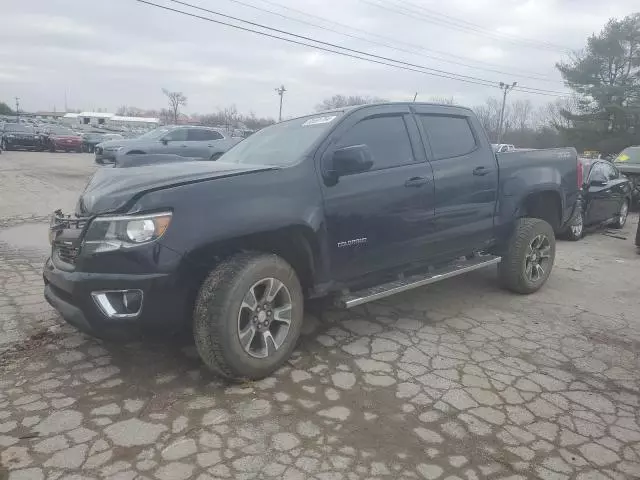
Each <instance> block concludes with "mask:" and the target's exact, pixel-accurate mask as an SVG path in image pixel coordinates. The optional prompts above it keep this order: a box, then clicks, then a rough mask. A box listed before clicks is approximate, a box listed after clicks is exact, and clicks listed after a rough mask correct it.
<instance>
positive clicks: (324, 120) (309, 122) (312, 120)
mask: <svg viewBox="0 0 640 480" xmlns="http://www.w3.org/2000/svg"><path fill="white" fill-rule="evenodd" d="M336 117H337V115H329V116H326V117H315V118H310V119H309V120H307V121H306V122H304V123H303V124H302V126H303V127H309V126H311V125H320V124H323V123H329V122H332V121H333V120H335V118H336Z"/></svg>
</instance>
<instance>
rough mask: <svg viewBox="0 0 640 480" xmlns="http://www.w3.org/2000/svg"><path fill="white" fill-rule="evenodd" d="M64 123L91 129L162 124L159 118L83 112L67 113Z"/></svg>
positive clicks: (151, 126) (147, 126)
mask: <svg viewBox="0 0 640 480" xmlns="http://www.w3.org/2000/svg"><path fill="white" fill-rule="evenodd" d="M62 120H63V122H64V123H66V124H67V125H69V126H73V127H77V126H81V125H86V126H91V127H109V128H118V129H122V128H145V129H149V128H155V127H157V126H158V125H159V124H160V119H159V118H151V117H123V116H119V115H116V114H115V113H105V112H81V113H67V114H66V115H64V117H63V118H62Z"/></svg>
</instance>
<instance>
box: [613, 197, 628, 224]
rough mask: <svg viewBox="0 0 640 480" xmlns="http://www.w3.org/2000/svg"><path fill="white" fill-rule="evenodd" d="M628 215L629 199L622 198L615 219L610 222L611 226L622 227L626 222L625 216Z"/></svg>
mask: <svg viewBox="0 0 640 480" xmlns="http://www.w3.org/2000/svg"><path fill="white" fill-rule="evenodd" d="M628 216H629V200H626V199H625V200H624V201H623V202H622V205H620V210H619V211H618V215H617V217H616V219H615V221H614V222H613V223H612V224H611V226H612V227H613V228H623V227H624V226H625V224H626V223H627V217H628Z"/></svg>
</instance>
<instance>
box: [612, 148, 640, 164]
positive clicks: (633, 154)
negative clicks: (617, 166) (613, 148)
mask: <svg viewBox="0 0 640 480" xmlns="http://www.w3.org/2000/svg"><path fill="white" fill-rule="evenodd" d="M614 163H640V147H629V148H625V149H624V150H623V151H622V152H620V155H618V156H617V157H616V159H615V160H614Z"/></svg>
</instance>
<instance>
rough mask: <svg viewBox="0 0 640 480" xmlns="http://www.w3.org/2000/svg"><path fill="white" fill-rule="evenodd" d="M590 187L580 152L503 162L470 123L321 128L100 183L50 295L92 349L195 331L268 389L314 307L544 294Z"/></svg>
mask: <svg viewBox="0 0 640 480" xmlns="http://www.w3.org/2000/svg"><path fill="white" fill-rule="evenodd" d="M581 184H582V179H581V176H579V174H578V159H577V152H576V151H575V149H573V148H564V149H550V150H536V151H531V152H513V153H508V154H497V155H496V154H495V153H494V152H493V150H492V148H491V145H490V143H489V141H488V139H487V136H486V133H485V132H484V130H483V128H482V125H481V124H480V122H479V121H478V119H477V117H476V116H475V115H474V114H473V112H472V111H471V110H469V109H466V108H462V107H457V106H450V105H431V104H420V103H388V104H379V105H375V104H374V105H365V106H358V107H351V108H346V109H340V110H335V111H331V112H323V113H321V114H315V115H311V116H307V117H302V118H296V119H293V120H287V121H283V122H281V123H278V124H275V125H273V126H270V127H267V128H265V129H262V130H260V131H259V132H256V133H254V134H253V135H251V136H250V137H248V138H247V139H245V140H244V141H243V142H241V143H239V144H237V145H236V146H235V147H233V148H232V149H231V150H229V151H228V152H227V153H225V155H224V156H223V157H222V158H221V159H220V160H219V161H216V162H206V161H205V162H203V161H197V162H180V163H172V162H169V163H158V164H157V165H153V166H140V167H131V168H103V169H99V170H98V171H97V172H96V173H95V174H94V175H93V176H92V178H91V180H90V181H89V183H88V185H87V186H86V188H85V190H84V191H83V193H82V195H81V197H80V199H79V201H78V203H77V207H76V211H75V212H74V214H64V213H63V212H61V211H57V212H55V214H54V215H53V216H52V220H51V228H50V241H51V244H52V249H51V256H50V258H49V259H48V260H47V261H46V264H45V266H44V269H43V277H44V283H45V286H44V295H45V298H46V299H47V301H48V302H49V303H50V304H51V305H52V306H53V307H54V308H55V309H56V310H58V311H59V312H60V314H61V315H62V317H63V318H64V319H66V320H67V321H68V322H69V323H70V324H72V325H75V326H76V327H78V328H80V329H82V330H84V331H86V332H88V333H90V334H93V335H96V336H101V337H107V338H108V337H110V336H111V335H113V334H116V333H120V332H123V331H124V332H126V331H128V330H138V329H141V330H147V329H153V330H154V331H172V330H174V329H176V328H183V327H185V326H187V325H191V326H192V331H193V336H194V338H195V343H196V347H197V350H198V352H199V354H200V357H201V358H202V360H203V362H204V363H205V364H206V365H207V367H209V368H210V369H211V370H213V371H214V372H216V373H218V374H219V375H221V376H223V377H227V378H234V379H239V378H251V379H258V378H263V377H265V376H267V375H269V374H271V373H272V372H274V371H275V370H276V369H277V368H278V367H279V366H281V365H282V364H283V363H284V362H285V361H286V360H287V358H288V357H289V356H290V354H291V352H292V351H293V349H294V347H295V345H296V341H297V340H298V336H299V334H300V329H301V327H302V320H303V310H304V302H305V299H310V298H318V297H325V296H329V295H331V296H333V297H334V300H335V301H336V302H337V303H338V304H339V305H341V306H342V307H345V308H350V307H354V306H357V305H361V304H364V303H366V302H370V301H374V300H378V299H380V298H384V297H386V296H389V295H392V294H395V293H398V292H402V291H405V290H409V289H412V288H416V287H421V286H424V285H428V284H431V283H434V282H437V281H440V280H444V279H446V278H450V277H453V276H456V275H460V274H463V273H465V272H469V271H472V270H476V269H479V268H484V267H489V266H492V265H493V266H495V265H498V278H499V281H500V283H501V284H502V285H503V286H504V287H505V288H507V289H509V290H511V291H513V292H517V293H519V294H531V293H533V292H536V291H537V290H538V289H540V288H541V287H542V286H543V284H544V283H545V282H546V280H547V278H548V277H549V275H550V273H551V270H552V267H553V263H554V258H555V252H556V250H555V248H556V244H555V235H554V231H556V230H560V229H562V228H563V227H565V226H566V225H568V224H570V222H572V221H573V217H574V216H575V215H576V214H579V206H578V199H579V192H580V187H581Z"/></svg>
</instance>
